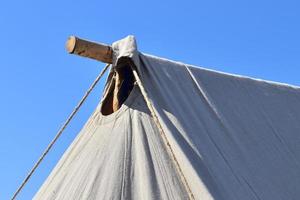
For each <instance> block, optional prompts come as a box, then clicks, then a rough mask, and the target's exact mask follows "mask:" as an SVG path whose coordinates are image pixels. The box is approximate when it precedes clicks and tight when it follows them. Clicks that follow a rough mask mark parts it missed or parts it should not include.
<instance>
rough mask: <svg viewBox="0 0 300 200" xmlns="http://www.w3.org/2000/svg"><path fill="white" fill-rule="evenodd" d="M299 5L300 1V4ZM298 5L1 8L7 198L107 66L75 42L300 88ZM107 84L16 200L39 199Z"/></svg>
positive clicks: (0, 144) (61, 3) (0, 173)
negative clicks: (116, 45) (127, 42)
mask: <svg viewBox="0 0 300 200" xmlns="http://www.w3.org/2000/svg"><path fill="white" fill-rule="evenodd" d="M298 2H299V1H298ZM298 2H297V1H291V0H285V1H276V0H275V1H274V0H273V1H269V0H265V1H261V0H260V1H259V0H252V1H213V0H212V1H201V0H198V1H190V0H185V1H174V0H173V1H171V0H166V1H158V0H152V1H147V2H146V1H144V2H143V1H133V0H127V1H120V0H119V1H116V0H110V1H93V0H92V1H70V0H52V1H37V0H27V1H20V0H19V1H16V0H10V1H1V2H0V27H1V29H0V45H1V48H0V55H1V56H0V57H1V59H0V91H1V98H0V136H1V140H0V157H1V162H0V199H9V197H11V195H12V193H13V192H14V190H15V189H16V188H17V186H18V185H19V184H20V182H21V181H22V180H23V178H24V177H25V175H26V174H27V173H28V171H29V170H30V168H31V167H32V165H33V164H34V162H35V161H36V160H37V159H38V157H39V156H40V154H41V152H42V151H43V149H44V148H45V147H46V146H47V144H48V143H49V142H50V140H51V139H52V138H53V137H54V135H55V133H56V131H57V130H58V128H59V127H60V125H61V124H62V123H63V121H64V120H65V119H66V117H67V116H68V114H69V113H70V112H71V110H72V109H73V107H74V106H75V105H76V104H77V102H78V101H79V99H80V98H81V97H82V95H83V94H84V92H85V90H86V89H87V88H88V87H89V84H90V83H91V82H92V81H93V79H94V78H95V77H96V76H97V74H98V73H99V72H100V70H101V69H102V67H103V66H104V65H103V64H101V63H98V62H96V61H93V60H89V59H84V58H80V57H77V56H73V55H68V54H67V53H66V51H65V49H64V43H65V41H66V39H67V37H68V36H69V35H71V34H74V35H77V36H80V37H83V38H89V39H91V40H96V41H99V42H104V43H112V42H113V41H115V40H118V39H121V38H123V37H125V36H127V35H129V34H133V35H135V36H136V38H137V41H138V47H139V50H140V51H142V52H146V53H150V54H153V55H157V56H161V57H165V58H169V59H173V60H177V61H182V62H185V63H188V64H193V65H198V66H203V67H207V68H210V69H215V70H220V71H224V72H229V73H235V74H241V75H247V76H251V77H255V78H261V79H267V80H272V81H278V82H285V83H289V84H293V85H298V86H299V85H300V78H299V77H300V59H299V58H300V57H299V55H300V38H299V35H300V26H299V21H300V12H299V7H300V3H298ZM102 87H103V81H102V82H101V83H100V84H99V85H98V87H97V88H96V90H95V91H94V93H93V94H92V95H91V97H90V98H89V99H88V101H87V102H86V104H85V105H84V106H83V108H82V110H81V111H80V112H79V113H78V116H77V117H76V118H75V120H74V121H73V122H72V123H71V125H70V127H69V128H68V129H67V130H66V132H65V133H64V135H63V136H62V137H61V138H60V140H59V141H58V143H57V144H56V145H55V146H54V149H53V151H51V152H50V154H49V156H48V157H47V158H46V159H45V161H44V162H43V163H42V165H41V166H40V168H39V169H38V170H37V171H36V174H35V175H34V176H33V177H32V179H31V180H30V181H29V183H28V184H27V186H26V187H25V188H24V190H23V192H22V193H21V194H20V196H19V198H18V199H24V200H27V199H31V198H32V196H33V195H34V194H35V192H36V191H37V189H38V188H39V186H40V185H41V184H42V183H43V181H44V180H45V178H46V177H47V175H48V174H49V173H50V171H51V169H52V168H53V167H54V165H55V163H56V162H57V161H58V159H59V158H60V156H61V155H62V153H63V152H64V151H65V149H66V148H67V146H68V145H69V144H70V143H71V141H72V140H73V138H74V137H75V136H76V134H77V133H78V131H79V130H80V128H81V127H82V126H83V124H84V122H85V121H86V120H87V118H88V116H89V115H90V114H91V112H92V111H93V110H94V108H95V107H96V105H97V103H98V102H99V100H100V97H101V92H102Z"/></svg>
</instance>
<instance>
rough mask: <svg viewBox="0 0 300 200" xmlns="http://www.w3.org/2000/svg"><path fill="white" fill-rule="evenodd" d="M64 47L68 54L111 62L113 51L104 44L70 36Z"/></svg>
mask: <svg viewBox="0 0 300 200" xmlns="http://www.w3.org/2000/svg"><path fill="white" fill-rule="evenodd" d="M66 49H67V51H68V52H69V53H70V54H76V55H79V56H83V57H88V58H91V59H94V60H98V61H101V62H104V63H112V55H113V51H112V48H111V47H110V46H109V45H106V44H101V43H96V42H91V41H88V40H83V39H81V38H78V37H75V36H70V37H69V38H68V40H67V42H66Z"/></svg>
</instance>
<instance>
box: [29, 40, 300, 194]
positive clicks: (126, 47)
mask: <svg viewBox="0 0 300 200" xmlns="http://www.w3.org/2000/svg"><path fill="white" fill-rule="evenodd" d="M113 48H114V51H115V55H114V64H115V65H117V63H118V60H119V59H120V58H122V57H129V58H130V59H131V60H132V61H133V63H134V65H135V66H136V67H137V70H138V72H139V76H140V78H141V80H142V83H143V85H144V88H145V90H146V92H147V94H148V97H149V100H150V102H151V103H152V104H153V106H154V110H155V114H156V115H157V116H158V119H159V122H160V123H161V125H162V128H163V131H164V133H165V135H166V137H167V139H168V141H169V143H170V146H171V147H172V150H173V153H174V155H175V157H176V159H177V161H178V163H179V165H180V169H181V170H182V173H183V174H184V176H185V178H186V181H187V183H188V187H189V188H190V190H191V192H192V194H193V196H194V198H195V199H197V200H211V199H214V200H299V199H300V187H299V185H300V88H299V87H295V86H290V85H285V84H279V83H273V82H268V81H263V80H256V79H251V78H247V77H241V76H236V75H230V74H225V73H220V72H215V71H211V70H207V69H204V68H198V67H194V66H190V65H186V64H183V63H178V62H174V61H169V60H166V59H162V58H157V57H154V56H150V55H145V54H142V53H139V52H138V51H137V49H136V44H135V41H134V38H133V37H132V36H130V37H128V38H125V39H124V40H122V41H119V42H116V43H114V45H113ZM100 107H101V104H99V106H98V108H97V109H96V111H95V112H94V114H93V115H92V116H91V117H90V119H89V120H88V122H87V124H86V125H85V127H84V128H83V129H82V131H81V132H80V133H79V135H78V136H77V138H76V139H75V140H74V142H73V143H72V145H71V146H70V147H69V148H68V150H67V151H66V152H65V154H64V156H63V157H62V158H61V160H60V161H59V163H58V164H57V166H56V167H55V168H54V170H53V171H52V173H51V174H50V175H49V177H48V178H47V180H46V181H45V183H44V184H43V185H42V187H41V188H40V190H39V191H38V193H37V194H36V196H35V198H34V199H36V200H40V199H43V200H44V199H47V200H54V199H55V200H56V199H57V200H58V199H59V200H61V199H91V200H94V199H126V200H127V199H128V200H131V199H133V200H144V199H145V200H146V199H149V200H150V199H155V200H156V199H166V200H169V199H170V200H173V199H188V198H189V197H188V191H187V188H186V187H185V185H184V183H183V182H182V179H181V177H180V176H181V175H180V173H179V172H178V169H177V168H176V164H175V163H174V161H173V160H172V159H171V156H170V152H169V149H168V147H167V146H166V144H165V142H164V141H163V139H162V137H161V135H160V133H159V131H158V128H157V126H156V124H155V123H154V121H153V119H152V117H151V115H150V112H149V109H148V107H147V105H146V103H145V100H144V98H143V96H142V94H141V92H140V89H139V88H138V87H137V86H135V87H134V89H133V91H132V92H131V94H130V96H129V97H128V99H127V100H126V101H125V103H124V104H123V105H122V107H121V108H120V109H119V110H118V111H117V112H115V113H113V114H111V115H108V116H104V115H102V114H101V112H100Z"/></svg>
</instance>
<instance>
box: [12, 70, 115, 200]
mask: <svg viewBox="0 0 300 200" xmlns="http://www.w3.org/2000/svg"><path fill="white" fill-rule="evenodd" d="M109 66H110V65H109V64H107V65H106V66H105V67H104V69H103V70H102V71H101V72H100V74H99V75H98V76H97V78H96V79H95V80H94V82H93V83H92V85H91V86H90V88H89V89H88V90H87V91H86V93H85V95H84V96H83V97H82V99H81V100H80V101H79V103H78V104H77V106H76V107H75V108H74V110H73V111H72V113H71V114H70V115H69V117H68V119H67V120H66V121H65V123H64V124H63V125H62V127H61V128H60V129H59V131H58V132H57V134H56V135H55V137H54V138H53V140H52V141H51V142H50V144H49V145H48V146H47V148H46V149H45V150H44V152H43V154H42V155H41V157H40V158H39V159H38V161H37V162H36V163H35V165H34V166H33V168H32V169H31V170H30V172H29V173H28V175H27V176H26V178H25V179H24V181H23V182H22V184H21V185H20V186H19V188H18V189H17V190H16V192H15V193H14V195H13V197H12V198H11V200H14V199H16V197H17V195H18V194H19V193H20V192H21V190H22V189H23V187H24V186H25V185H26V183H27V182H28V180H29V179H30V177H31V176H32V174H33V173H34V172H35V170H36V169H37V167H38V166H39V165H40V163H41V162H42V161H43V159H44V158H45V156H46V155H47V154H48V152H49V151H50V149H51V148H52V146H53V145H54V144H55V142H56V141H57V139H58V138H59V137H60V136H61V134H62V133H63V131H64V130H65V129H66V127H67V126H68V124H69V123H70V122H71V120H72V119H73V117H74V116H75V114H76V113H77V112H78V110H79V109H80V107H81V106H82V104H83V103H84V102H85V100H86V99H87V97H88V96H89V94H90V93H91V91H92V90H93V89H94V88H95V86H96V85H97V83H98V82H99V80H100V79H101V77H102V76H103V75H104V73H105V72H106V70H107V69H108V67H109Z"/></svg>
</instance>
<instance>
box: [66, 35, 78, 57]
mask: <svg viewBox="0 0 300 200" xmlns="http://www.w3.org/2000/svg"><path fill="white" fill-rule="evenodd" d="M76 40H77V39H76V37H75V36H73V35H71V36H70V37H69V38H68V40H67V42H66V50H67V51H68V52H69V53H74V50H75V46H76Z"/></svg>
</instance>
